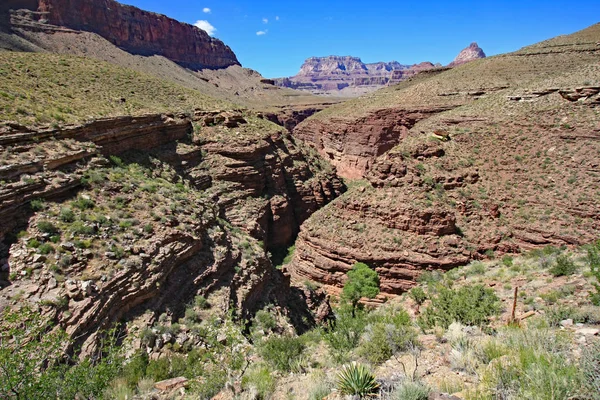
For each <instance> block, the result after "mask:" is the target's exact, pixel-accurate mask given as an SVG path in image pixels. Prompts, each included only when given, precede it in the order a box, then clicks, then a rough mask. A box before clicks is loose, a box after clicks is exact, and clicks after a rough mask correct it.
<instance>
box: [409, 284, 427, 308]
mask: <svg viewBox="0 0 600 400" xmlns="http://www.w3.org/2000/svg"><path fill="white" fill-rule="evenodd" d="M408 297H410V298H411V299H413V301H414V302H415V303H417V305H419V306H420V305H422V304H423V303H425V300H427V293H425V291H424V290H423V288H421V287H420V286H417V287H414V288H412V289H411V290H410V292H408Z"/></svg>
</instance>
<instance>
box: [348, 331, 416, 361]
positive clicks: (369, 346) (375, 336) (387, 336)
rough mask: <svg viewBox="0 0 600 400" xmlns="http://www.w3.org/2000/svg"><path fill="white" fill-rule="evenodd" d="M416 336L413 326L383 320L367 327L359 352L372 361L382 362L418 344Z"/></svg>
mask: <svg viewBox="0 0 600 400" xmlns="http://www.w3.org/2000/svg"><path fill="white" fill-rule="evenodd" d="M416 336H417V335H416V332H415V331H414V329H413V328H412V327H411V326H406V325H400V326H397V325H394V324H389V323H388V324H386V323H381V322H380V323H375V324H370V325H368V326H367V327H366V328H365V332H364V334H363V336H362V340H361V344H360V347H359V348H358V354H359V355H360V356H362V357H364V358H366V359H367V360H368V361H369V362H371V363H374V364H380V363H382V362H384V361H387V360H388V359H389V358H390V357H392V356H393V355H394V354H396V353H398V352H402V351H406V350H408V349H409V348H410V347H411V346H416V344H417V343H416Z"/></svg>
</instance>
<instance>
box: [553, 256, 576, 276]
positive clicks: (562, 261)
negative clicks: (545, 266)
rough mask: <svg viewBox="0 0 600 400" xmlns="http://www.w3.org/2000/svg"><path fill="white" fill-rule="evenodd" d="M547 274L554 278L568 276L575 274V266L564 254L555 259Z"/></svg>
mask: <svg viewBox="0 0 600 400" xmlns="http://www.w3.org/2000/svg"><path fill="white" fill-rule="evenodd" d="M549 272H550V273H551V274H552V275H554V276H556V277H559V276H569V275H573V274H574V273H575V272H577V265H575V263H574V262H573V261H572V260H571V258H570V257H569V256H567V255H565V254H562V255H560V256H558V257H556V261H555V262H554V265H553V266H552V267H551V268H550V269H549Z"/></svg>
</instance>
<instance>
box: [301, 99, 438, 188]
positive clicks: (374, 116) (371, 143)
mask: <svg viewBox="0 0 600 400" xmlns="http://www.w3.org/2000/svg"><path fill="white" fill-rule="evenodd" d="M445 110H447V108H444V107H442V108H422V109H412V110H411V109H384V110H378V111H375V112H373V113H371V114H370V115H368V116H365V117H360V118H358V119H356V120H353V121H350V120H345V119H336V118H331V119H329V120H327V121H323V120H318V119H309V120H307V121H305V122H304V123H302V124H300V125H298V126H297V127H296V129H295V130H294V136H295V137H297V138H298V139H301V140H303V141H305V142H306V143H308V144H309V145H310V146H312V147H314V148H315V149H317V151H318V152H319V153H320V154H321V155H322V156H323V157H324V158H325V159H327V160H329V161H330V162H331V163H332V164H333V165H335V167H336V168H337V172H338V174H339V175H340V176H342V177H344V178H350V179H360V178H362V177H363V176H364V174H365V172H366V171H367V170H369V168H370V167H371V165H372V163H373V161H374V160H375V158H376V157H378V156H380V155H382V154H384V153H385V152H387V151H388V150H390V149H392V148H393V147H395V146H396V145H397V144H398V143H400V142H401V141H402V139H404V138H405V137H406V136H407V134H408V130H409V129H411V128H412V127H413V126H414V125H415V124H416V123H417V122H418V121H420V120H422V119H425V118H428V117H429V116H431V115H432V114H435V113H438V112H442V111H445Z"/></svg>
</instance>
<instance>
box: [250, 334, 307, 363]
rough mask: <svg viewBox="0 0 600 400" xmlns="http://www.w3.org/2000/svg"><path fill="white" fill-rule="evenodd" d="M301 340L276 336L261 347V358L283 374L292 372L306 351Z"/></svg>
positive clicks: (259, 349)
mask: <svg viewBox="0 0 600 400" xmlns="http://www.w3.org/2000/svg"><path fill="white" fill-rule="evenodd" d="M304 348H305V346H304V343H302V341H301V339H300V338H297V337H290V336H274V337H271V338H269V339H267V340H266V341H265V342H263V343H261V344H260V345H259V348H258V351H259V354H260V356H261V357H262V358H263V359H264V360H265V361H266V362H267V363H268V364H269V365H270V366H271V367H272V368H274V369H277V370H279V371H282V372H289V371H291V370H292V368H293V366H294V364H295V363H296V362H297V361H298V360H299V358H300V356H301V355H302V353H303V351H304Z"/></svg>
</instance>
